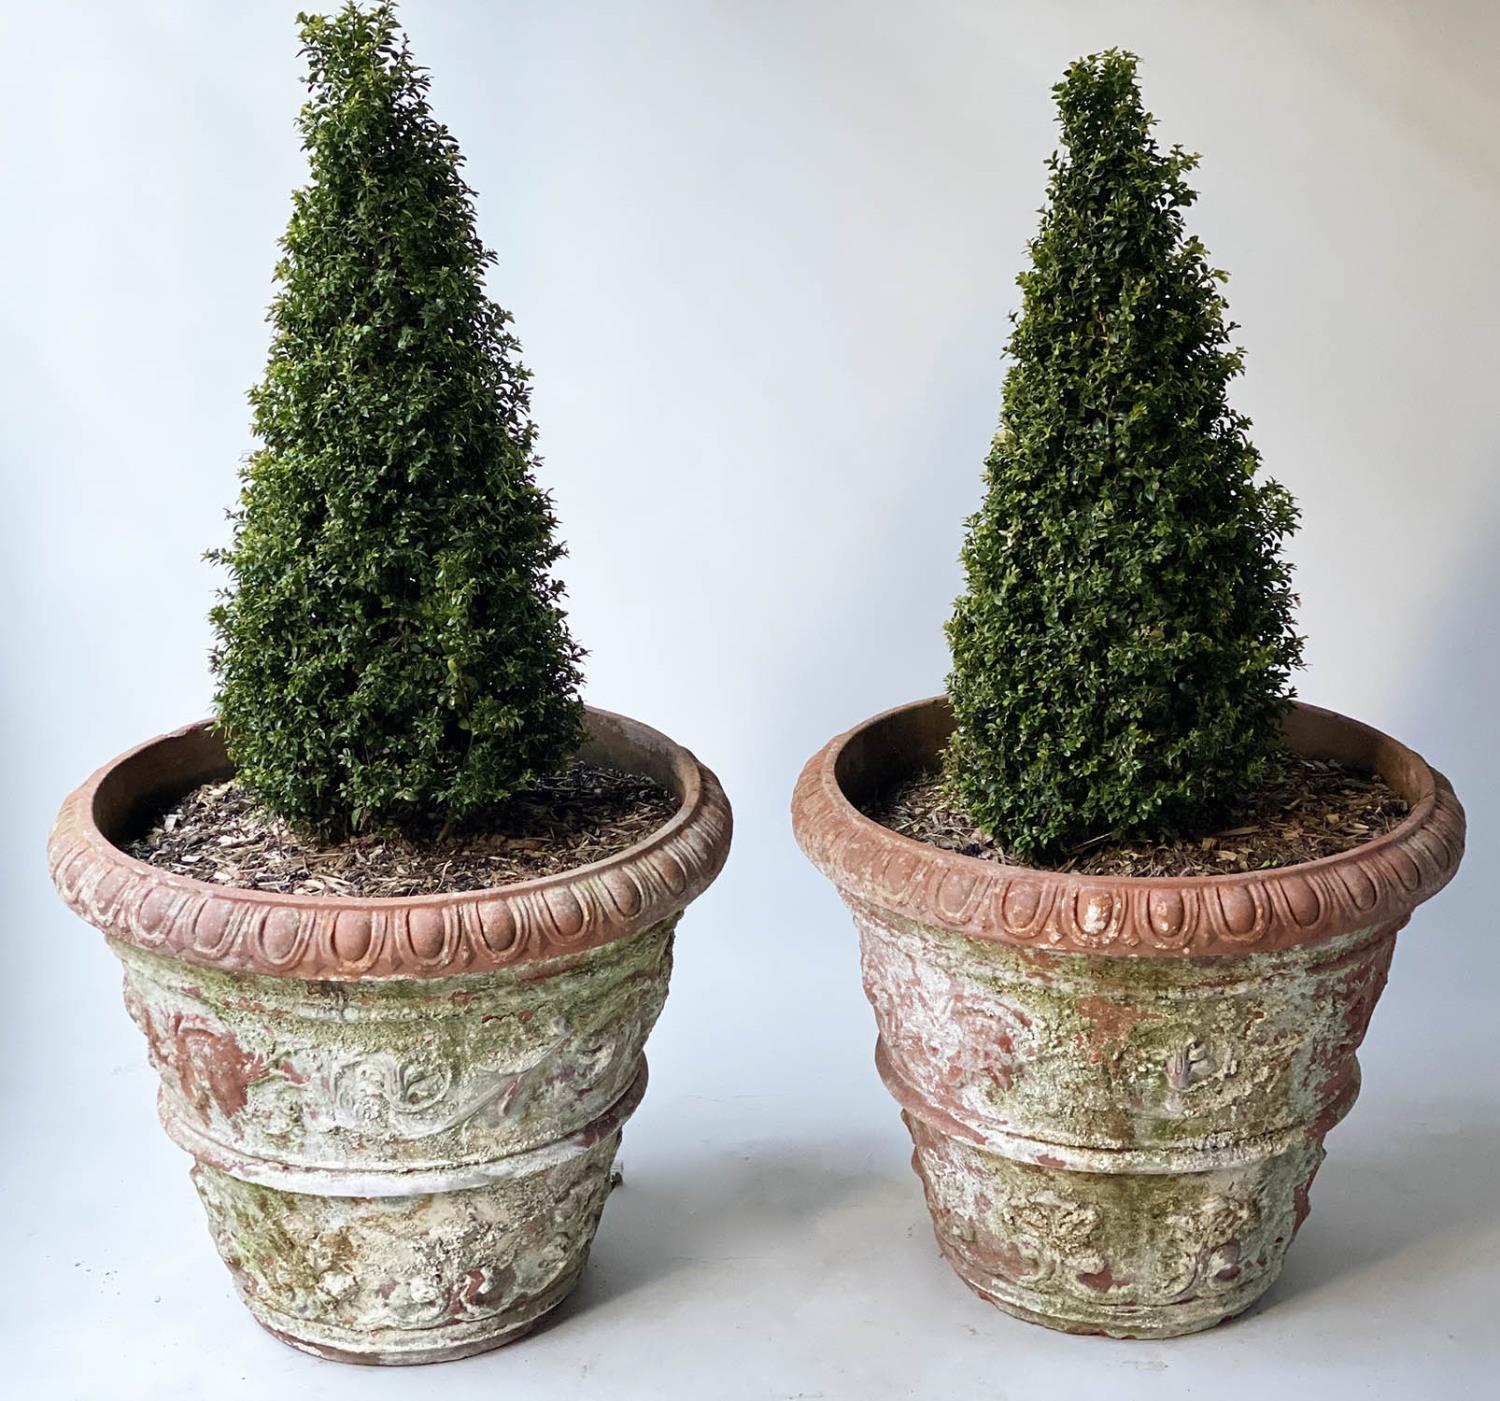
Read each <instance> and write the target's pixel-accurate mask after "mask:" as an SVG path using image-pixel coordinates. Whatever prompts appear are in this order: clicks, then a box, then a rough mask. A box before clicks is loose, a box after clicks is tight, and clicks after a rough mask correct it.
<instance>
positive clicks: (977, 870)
mask: <svg viewBox="0 0 1500 1401" xmlns="http://www.w3.org/2000/svg"><path fill="white" fill-rule="evenodd" d="M951 729H952V720H951V718H950V715H949V712H948V708H947V704H946V702H945V701H943V700H941V699H935V700H928V701H921V702H918V703H917V704H915V705H909V706H905V707H902V708H901V709H898V710H892V711H889V712H887V713H886V714H884V715H881V716H878V717H877V718H875V719H873V720H870V721H868V722H866V723H865V724H863V725H860V726H858V727H856V728H855V729H853V730H850V731H849V732H848V733H847V734H845V735H841V736H840V737H839V738H838V739H835V740H834V741H832V743H830V744H829V745H828V746H827V747H826V748H824V749H823V750H822V751H820V752H819V753H818V754H816V755H815V756H814V757H813V758H812V760H811V761H810V762H809V763H808V765H807V767H806V769H804V770H803V773H802V777H801V780H800V781H799V783H798V785H797V792H796V797H795V799H794V801H793V807H792V814H793V824H794V826H795V829H796V833H797V839H798V841H799V843H800V844H801V846H802V849H803V850H804V851H805V852H806V853H807V855H808V857H809V858H810V859H811V860H812V861H813V863H814V864H815V865H817V866H818V867H819V868H820V869H821V870H822V871H823V872H824V873H825V874H827V875H828V876H829V878H830V879H831V880H832V881H833V882H834V883H835V884H836V885H837V886H838V888H839V893H840V894H841V895H842V896H843V898H844V901H845V903H846V904H847V905H848V906H849V908H850V909H851V910H852V911H853V914H854V921H855V924H856V925H857V926H858V929H859V935H860V944H861V966H862V970H863V975H864V982H865V990H866V992H867V993H868V995H869V998H870V1001H871V1003H872V1004H873V1006H874V1009H875V1020H876V1025H877V1027H878V1030H879V1038H878V1041H877V1044H876V1063H877V1066H878V1068H879V1071H880V1074H881V1076H882V1078H883V1079H884V1081H885V1084H886V1086H887V1088H889V1090H890V1091H891V1093H892V1094H893V1095H894V1096H895V1098H896V1100H897V1102H898V1103H899V1104H900V1105H901V1109H902V1117H903V1119H904V1120H905V1122H906V1125H907V1128H908V1129H909V1130H910V1132H911V1136H912V1141H913V1143H914V1144H915V1153H914V1155H913V1159H912V1161H913V1166H914V1167H915V1169H916V1171H917V1173H918V1175H919V1176H920V1177H921V1179H922V1183H923V1186H924V1188H925V1190H926V1194H927V1202H928V1206H929V1207H930V1209H931V1212H932V1218H933V1224H934V1226H935V1228H936V1232H937V1238H938V1244H939V1246H940V1248H941V1249H942V1252H943V1254H944V1255H945V1256H946V1257H947V1259H948V1260H949V1262H950V1263H951V1264H952V1265H953V1267H954V1268H955V1269H956V1270H957V1271H958V1273H959V1275H960V1276H961V1277H962V1278H963V1280H964V1282H965V1283H967V1284H968V1285H969V1286H970V1287H971V1288H972V1289H974V1290H975V1291H976V1292H977V1293H978V1294H980V1295H981V1296H982V1297H983V1298H986V1299H988V1300H990V1302H992V1303H994V1304H997V1305H999V1307H1001V1308H1002V1309H1004V1310H1006V1311H1007V1312H1008V1313H1012V1314H1015V1315H1016V1316H1017V1317H1019V1318H1024V1319H1028V1320H1030V1321H1032V1322H1036V1323H1044V1324H1046V1325H1048V1326H1049V1327H1052V1328H1060V1329H1064V1330H1066V1331H1069V1332H1077V1333H1106V1334H1109V1335H1111V1336H1115V1337H1155V1338H1161V1337H1172V1336H1175V1335H1177V1334H1182V1333H1191V1332H1195V1331H1197V1330H1199V1329H1202V1328H1208V1327H1211V1326H1212V1325H1214V1324H1216V1323H1219V1322H1221V1321H1222V1320H1224V1319H1226V1318H1229V1317H1231V1316H1232V1315H1234V1314H1236V1313H1239V1312H1240V1311H1241V1310H1242V1309H1245V1308H1247V1307H1248V1306H1249V1305H1250V1304H1251V1303H1253V1302H1254V1301H1255V1300H1256V1299H1257V1298H1259V1296H1260V1295H1261V1294H1263V1293H1264V1292H1265V1291H1266V1289H1268V1288H1269V1287H1270V1285H1271V1283H1272V1282H1273V1281H1274V1280H1275V1278H1276V1275H1277V1273H1278V1271H1279V1270H1280V1268H1281V1263H1282V1258H1283V1256H1284V1255H1285V1253H1286V1249H1287V1246H1288V1245H1289V1244H1290V1243H1291V1239H1292V1236H1293V1235H1294V1234H1295V1233H1296V1230H1297V1227H1298V1226H1299V1225H1300V1224H1301V1222H1302V1219H1303V1217H1304V1216H1305V1215H1306V1213H1307V1193H1308V1187H1309V1185H1310V1184H1311V1182H1312V1179H1313V1175H1314V1173H1315V1172H1316V1171H1317V1169H1318V1165H1319V1163H1320V1162H1321V1161H1322V1158H1323V1138H1324V1135H1325V1134H1326V1133H1327V1132H1328V1130H1329V1129H1330V1128H1331V1127H1332V1126H1333V1125H1334V1124H1335V1123H1337V1122H1338V1121H1339V1119H1340V1118H1341V1117H1342V1116H1343V1115H1344V1114H1345V1113H1346V1112H1347V1111H1348V1109H1349V1106H1350V1105H1351V1104H1352V1103H1353V1101H1354V1098H1355V1095H1356V1094H1357V1093H1358V1090H1359V1064H1358V1062H1357V1060H1356V1059H1355V1050H1356V1048H1357V1047H1358V1046H1359V1043H1360V1041H1361V1040H1362V1039H1363V1037H1364V1034H1365V1028H1366V1026H1367V1025H1368V1023H1369V1019H1370V1013H1371V1011H1372V1010H1373V1008H1374V1006H1375V1001H1376V999H1377V997H1379V995H1380V991H1381V988H1382V987H1383V986H1384V984H1385V977H1386V969H1387V967H1388V965H1389V963H1390V957H1391V950H1392V947H1393V945H1394V943H1395V938H1396V931H1397V930H1398V929H1400V928H1401V926H1402V925H1403V924H1404V923H1405V922H1406V919H1407V917H1408V916H1409V915H1410V914H1411V912H1412V910H1413V909H1414V908H1415V906H1417V905H1418V904H1420V903H1421V902H1422V901H1423V900H1425V899H1427V898H1428V896H1430V895H1432V894H1433V893H1434V892H1435V891H1437V890H1439V889H1440V888H1441V887H1442V886H1443V885H1444V884H1446V883H1447V881H1448V880H1449V879H1450V878H1451V877H1452V875H1453V873H1454V871H1455V869H1456V868H1457V866H1458V862H1459V858H1460V856H1461V855H1462V852H1463V840H1464V818H1463V810H1462V808H1461V807H1460V806H1459V804H1458V801H1457V799H1456V798H1455V797H1454V795H1453V790H1452V788H1451V787H1450V786H1449V784H1448V782H1447V780H1446V779H1444V778H1443V777H1442V775H1441V774H1438V773H1435V772H1434V771H1433V770H1432V769H1430V768H1428V767H1427V765H1426V764H1425V763H1424V762H1423V761H1422V760H1421V759H1420V758H1419V757H1418V756H1417V755H1416V754H1414V753H1412V752H1411V750H1409V749H1406V748H1404V747H1403V746H1401V745H1399V744H1397V743H1396V742H1395V741H1394V740H1391V739H1388V738H1387V737H1386V736H1384V735H1382V734H1379V733H1378V732H1376V731H1374V730H1371V729H1369V728H1367V727H1366V726H1364V725H1360V724H1357V723H1355V722H1354V721H1352V720H1347V719H1344V718H1343V717H1342V716H1339V715H1335V714H1333V713H1331V712H1329V711H1326V710H1318V709H1315V708H1314V707H1312V706H1306V705H1298V706H1297V707H1296V708H1295V709H1294V710H1293V711H1292V712H1291V714H1290V715H1289V717H1288V722H1287V737H1288V742H1289V743H1290V744H1291V745H1292V747H1293V748H1295V749H1296V750H1298V751H1299V752H1301V753H1304V754H1310V755H1319V756H1324V757H1328V758H1333V759H1339V760H1342V761H1344V762H1346V763H1352V764H1359V765H1365V766H1368V767H1371V768H1374V769H1376V770H1378V771H1379V772H1380V773H1381V774H1382V775H1383V776H1384V777H1385V778H1386V779H1387V780H1388V781H1389V782H1390V783H1392V784H1393V785H1394V786H1395V787H1396V788H1397V789H1398V790H1399V791H1400V792H1401V793H1402V795H1403V796H1404V797H1406V798H1407V799H1408V801H1409V802H1410V804H1411V812H1410V815H1409V816H1408V817H1407V818H1406V820H1405V821H1404V822H1403V823H1402V824H1401V825H1400V826H1399V827H1398V828H1397V829H1396V830H1395V831H1394V832H1391V833H1389V834H1388V835H1386V836H1383V837H1380V838H1378V839H1377V840H1374V841H1371V842H1369V843H1368V844H1366V845H1365V846H1362V847H1359V848H1357V849H1355V850H1353V851H1350V852H1346V853H1344V854H1342V855H1339V856H1334V857H1329V858H1327V859H1324V860H1320V861H1313V862H1308V863H1306V864H1303V865H1300V866H1292V867H1288V868H1284V869H1279V870H1268V871H1261V872H1256V873H1253V874H1249V875H1231V876H1221V877H1214V876H1206V877H1189V878H1183V879H1132V878H1109V877H1099V876H1083V875H1063V874H1058V873H1055V872H1049V871H1041V870H1033V869H1029V868H1022V867H1011V866H1002V865H998V864H995V863H992V862H986V861H980V860H977V859H975V858H972V857H966V856H960V855H958V854H956V853H952V852H948V851H944V850H941V849H939V848H937V847H933V846H930V845H927V844H924V843H921V842H917V841H913V840H911V839H909V838H906V837H901V836H898V835H897V834H896V833H894V832H892V831H889V830H888V829H886V828H884V827H881V826H879V825H878V824H876V823H875V822H872V821H871V820H869V819H868V818H866V817H864V816H862V815H861V814H860V813H859V812H858V811H857V808H856V805H857V804H858V803H860V802H861V801H862V800H863V799H864V798H866V797H867V796H868V795H869V794H870V793H872V792H873V791H875V790H877V789H878V788H880V787H883V786H884V785H886V784H887V783H889V782H891V781H892V780H893V779H895V778H897V777H899V776H902V775H905V774H908V773H911V772H914V771H915V770H917V769H918V768H921V767H925V766H927V765H929V764H930V763H932V762H933V761H934V760H935V758H936V755H937V753H938V750H939V748H940V746H941V745H942V743H943V741H944V740H945V739H946V738H947V736H948V734H949V733H950V731H951Z"/></svg>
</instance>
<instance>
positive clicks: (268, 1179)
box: [49, 710, 730, 1363]
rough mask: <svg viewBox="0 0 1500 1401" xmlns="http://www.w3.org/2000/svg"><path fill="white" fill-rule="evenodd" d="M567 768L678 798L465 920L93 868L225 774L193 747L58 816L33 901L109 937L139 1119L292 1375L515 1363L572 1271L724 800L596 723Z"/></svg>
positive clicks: (709, 782) (478, 900) (667, 750)
mask: <svg viewBox="0 0 1500 1401" xmlns="http://www.w3.org/2000/svg"><path fill="white" fill-rule="evenodd" d="M583 753H584V757H586V758H588V759H591V760H593V761H596V762H600V763H604V764H611V765H614V766H616V767H619V768H623V769H627V770H630V771H633V772H638V773H643V774H648V775H650V776H651V777H652V778H654V779H656V780H657V781H658V782H659V783H661V784H663V785H664V786H665V787H667V788H669V789H670V790H672V791H673V792H675V793H676V794H677V795H678V797H679V798H680V799H681V800H682V806H681V808H680V809H679V811H678V812H677V814H676V815H675V816H674V817H673V818H672V819H671V821H669V822H668V823H666V824H665V825H664V826H663V827H661V828H660V829H659V830H658V831H657V832H656V833H655V834H654V835H653V836H651V837H650V838H648V839H647V840H645V841H643V842H640V843H638V844H637V845H636V846H634V847H632V848H630V849H629V850H628V851H625V852H623V853H621V854H620V855H617V856H614V857H611V858H609V859H608V860H605V861H600V862H596V863H594V864H592V865H588V866H582V867H579V868H577V869H576V870H573V871H569V872H566V873H564V874H561V875H557V876H549V877H546V878H543V879H539V880H532V881H526V882H524V883H520V884H516V885H510V886H505V887H501V888H498V889H493V890H484V891H476V892H471V893H465V894H461V895H435V896H426V897H422V898H418V899H406V900H391V899H379V900H376V899H372V900H360V899H344V898H337V897H333V898H322V897H313V896H294V895H274V894H266V893H262V892H257V891H250V890H239V889H230V888H225V887H222V886H214V885H207V884H204V883H202V882H198V881H193V880H188V879H184V878H182V877H180V876H175V875H170V874H167V873H165V872H163V871H161V870H158V869H156V868H155V867H152V866H149V865H145V864H143V863H142V862H139V861H135V860H132V859H131V858H130V857H128V856H126V855H125V854H124V853H123V852H122V851H121V850H120V849H119V848H118V847H117V846H116V845H114V843H115V842H116V841H119V840H122V839H124V838H127V837H128V836H129V835H130V834H131V833H132V832H133V831H135V830H138V829H139V826H140V824H141V823H142V822H143V821H144V820H146V818H147V817H148V816H149V814H150V813H151V812H152V811H153V810H159V809H160V807H161V805H162V804H163V802H164V800H168V799H172V798H174V797H176V796H177V795H179V794H181V793H183V792H185V791H187V790H188V789H190V788H192V787H194V786H196V785H197V784H199V783H202V782H205V781H209V780H217V779H221V778H223V777H226V776H227V775H228V773H229V772H230V767H229V764H228V762H227V760H226V758H225V754H224V749H223V746H222V744H221V743H220V741H219V740H218V738H217V737H216V736H215V735H213V734H212V733H211V732H210V731H209V729H208V728H207V727H206V726H205V725H195V726H192V727H190V728H188V729H185V730H181V731H178V732H177V733H176V734H172V735H166V736H163V737H162V738H160V739H156V740H153V741H151V742H150V743H149V744H145V745H142V746H141V747H140V748H138V749H135V750H132V751H131V752H130V753H128V754H125V755H123V756H122V757H121V758H119V759H116V760H115V761H114V762H113V763H111V764H107V765H106V766H105V767H104V768H102V769H100V770H99V772H98V773H97V774H95V775H94V777H93V778H91V779H90V780H89V781H88V782H87V783H85V784H84V785H83V786H82V787H81V788H79V789H78V790H77V791H76V792H75V793H73V795H72V796H71V797H70V798H69V799H68V800H67V802H66V803H65V804H64V805H63V808H62V812H61V813H60V814H59V816H58V819H57V824H56V826H55V828H54V829H53V832H52V839H51V842H50V845H49V856H50V860H51V866H52V873H53V879H54V880H55V881H56V883H57V887H58V889H59V890H60V891H61V892H62V895H63V898H64V899H65V900H66V901H67V902H68V904H69V905H70V906H71V907H72V908H73V909H74V910H75V911H77V913H79V914H80V915H82V916H83V917H84V918H85V919H87V920H88V921H89V922H90V923H91V924H94V925H97V926H98V927H99V928H100V929H101V930H103V932H104V933H105V934H106V935H107V936H108V939H109V943H110V946H111V947H112V948H113V949H114V951H115V953H116V954H117V955H118V956H119V958H120V960H121V962H122V963H123V964H124V965H125V1000H126V1005H127V1006H128V1007H129V1009H130V1013H131V1015H132V1016H133V1017H134V1018H135V1020H136V1022H137V1023H138V1024H139V1026H140V1028H141V1030H142V1031H143V1032H145V1034H146V1039H147V1043H148V1045H149V1048H150V1055H151V1060H152V1063H153V1064H154V1065H155V1066H156V1067H157V1069H158V1070H159V1071H160V1072H161V1089H160V1094H159V1097H158V1103H159V1107H160V1111H161V1118H162V1123H163V1124H164V1125H165V1126H166V1130H167V1132H168V1133H169V1134H170V1135H171V1136H172V1138H173V1139H174V1140H175V1141H176V1142H177V1143H178V1144H179V1145H181V1146H182V1147H183V1148H185V1149H186V1150H187V1151H188V1152H189V1153H191V1154H192V1155H193V1157H194V1159H195V1160H196V1165H195V1166H194V1168H193V1179H194V1181H195V1182H196V1184H197V1187H198V1191H199V1194H200V1196H201V1197H202V1200H203V1205H204V1207H205V1209H206V1210H207V1212H208V1219H209V1226H210V1229H211V1230H212V1233H213V1237H214V1241H215V1243H216V1244H217V1246H218V1248H219V1252H220V1254H221V1255H222V1256H223V1257H224V1260H225V1263H226V1264H227V1265H228V1266H229V1268H230V1270H231V1271H232V1273H233V1275H234V1278H235V1282H236V1284H237V1285H238V1287H239V1291H240V1294H241V1296H242V1297H243V1298H244V1300H245V1303H246V1304H247V1305H248V1306H249V1308H250V1311H251V1312H252V1313H253V1314H254V1315H255V1317H256V1318H257V1319H258V1320H259V1321H260V1322H261V1323H263V1324H264V1325H265V1326H266V1327H267V1328H269V1329H270V1330H271V1331H272V1332H273V1333H275V1334H276V1335H277V1336H278V1337H280V1338H282V1339H283V1340H284V1341H286V1342H288V1343H291V1344H292V1345H293V1346H294V1347H299V1348H302V1349H304V1350H305V1351H308V1352H315V1353H318V1354H320V1355H322V1356H324V1357H331V1358H337V1359H342V1360H345V1361H352V1362H381V1363H398V1362H436V1361H442V1360H446V1359H448V1358H454V1357H463V1356H466V1355H468V1354H469V1353H474V1352H480V1351H483V1350H485V1349H487V1348H492V1347H497V1346H499V1345H500V1344H502V1343H505V1342H509V1341H511V1340H512V1339H514V1338H517V1337H519V1336H520V1335H521V1334H522V1333H524V1332H526V1331H527V1330H528V1329H529V1328H531V1327H532V1326H533V1325H534V1324H536V1322H537V1321H538V1320H539V1319H540V1318H541V1317H542V1316H543V1315H544V1314H545V1313H546V1312H547V1311H548V1310H549V1309H551V1308H553V1307H554V1306H555V1305H556V1304H558V1303H559V1302H560V1301H561V1300H562V1299H563V1298H564V1296H565V1295H566V1294H567V1293H568V1291H569V1290H570V1289H572V1287H573V1285H574V1284H575V1283H576V1282H577V1280H578V1277H579V1274H580V1272H581V1271H582V1269H583V1265H584V1261H585V1258H586V1257H587V1255H588V1250H589V1246H590V1244H591V1242H592V1240H593V1237H594V1231H595V1228H596V1226H597V1225H598V1221H599V1214H600V1211H601V1210H602V1208H603V1206H604V1199H605V1196H606V1195H607V1194H608V1191H609V1182H610V1166H611V1163H612V1161H613V1159H614V1155H615V1149H616V1147H617V1146H618V1144H619V1141H620V1129H621V1125H622V1124H623V1123H624V1121H625V1120H626V1118H628V1117H629V1115H630V1113H631V1111H632V1110H633V1109H634V1108H635V1106H636V1104H637V1103H639V1101H640V1097H641V1094H642V1091H643V1090H644V1088H645V1083H646V1063H645V1059H644V1057H643V1055H642V1047H643V1045H644V1043H645V1040H646V1036H647V1033H648V1032H649V1031H650V1030H651V1027H652V1025H653V1023H654V1022H655V1021H656V1017H657V1014H658V1013H659V1012H660V1011H661V1007H662V1002H663V1000H664V999H665V997H666V994H667V978H668V974H669V972H670V970H671V962H672V937H673V929H674V927H675V925H676V923H677V919H678V916H679V915H680V914H681V913H682V910H683V908H684V907H685V906H686V905H687V904H688V902H689V901H690V900H692V899H693V898H694V897H695V896H697V895H698V894H699V893H700V892H702V891H703V890H704V889H705V888H706V887H707V886H708V884H709V882H710V881H712V880H713V878H714V876H715V875H717V873H718V871H719V868H720V867H721V866H722V865H723V863H724V858H725V856H726V855H727V853H728V849H729V838H730V812H729V804H728V803H727V801H726V800H725V797H724V793H723V791H722V790H721V789H720V787H719V784H718V781H717V780H716V779H715V778H714V776H713V774H711V773H710V772H709V771H708V770H707V769H706V768H704V767H703V766H702V765H701V764H699V763H698V761H697V760H696V759H694V758H693V756H692V755H691V754H689V753H688V752H687V751H686V750H685V749H682V748H680V747H678V746H677V745H675V744H673V743H672V742H671V741H670V740H668V739H667V738H666V737H665V736H663V735H660V734H658V733H657V732H656V731H655V730H651V729H648V728H646V727H645V726H644V725H639V724H637V723H635V722H634V721H632V720H627V719H625V718H623V717H621V716H617V715H611V714H609V713H607V712H605V711H598V710H591V711H590V712H589V741H588V743H587V745H586V747H585V749H584V751H583Z"/></svg>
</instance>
